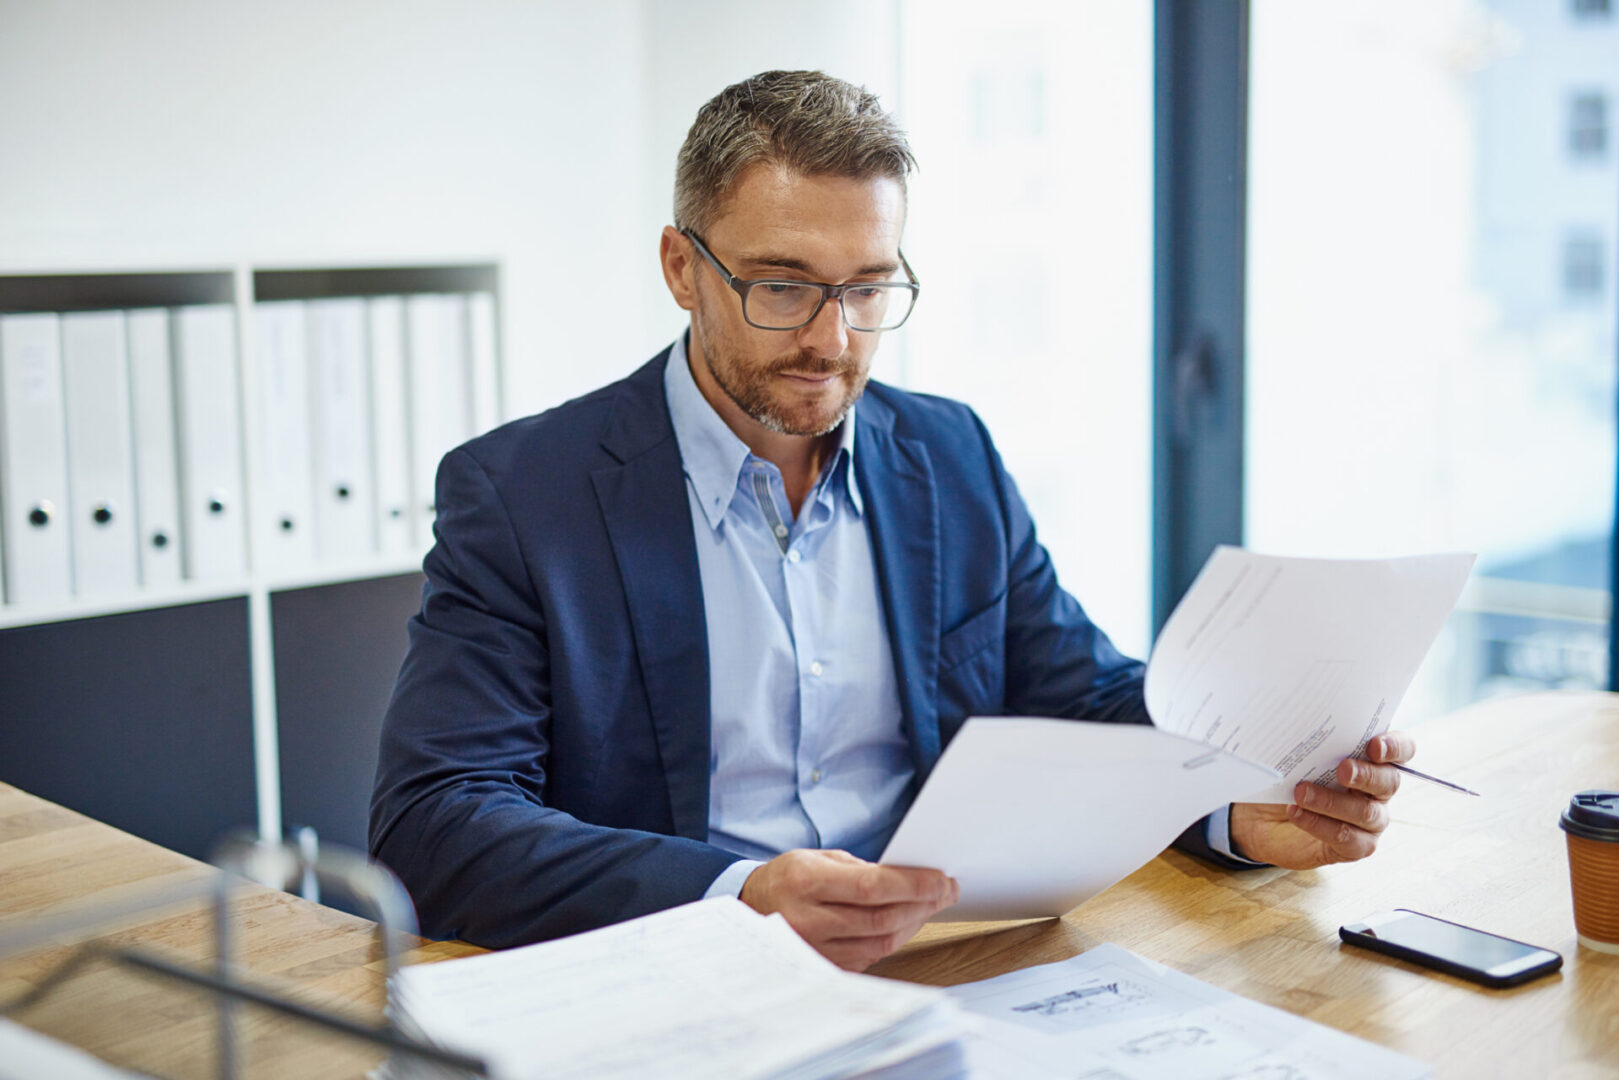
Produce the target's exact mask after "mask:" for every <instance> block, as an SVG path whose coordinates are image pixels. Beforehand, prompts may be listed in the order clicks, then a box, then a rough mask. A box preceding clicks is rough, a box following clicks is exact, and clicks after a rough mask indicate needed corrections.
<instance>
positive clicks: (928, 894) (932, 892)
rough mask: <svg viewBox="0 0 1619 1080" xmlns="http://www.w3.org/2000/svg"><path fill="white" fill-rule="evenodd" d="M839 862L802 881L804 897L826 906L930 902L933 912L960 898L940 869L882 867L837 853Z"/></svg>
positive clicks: (948, 877) (956, 888)
mask: <svg viewBox="0 0 1619 1080" xmlns="http://www.w3.org/2000/svg"><path fill="white" fill-rule="evenodd" d="M837 854H840V855H843V856H844V858H845V859H847V860H848V861H847V862H844V861H842V860H839V861H837V862H835V863H834V862H832V861H831V860H828V864H827V865H825V866H823V867H820V868H818V871H817V872H816V873H815V875H814V877H813V880H807V881H806V882H805V888H804V895H806V896H809V897H812V898H814V899H816V900H820V901H822V902H824V903H829V904H858V905H861V906H876V905H885V904H908V903H931V904H933V905H935V910H937V909H938V908H942V907H946V906H948V905H950V904H953V903H955V902H956V900H957V899H958V898H959V897H960V895H961V890H960V887H959V886H958V885H957V884H956V882H955V879H953V878H951V877H950V876H949V875H947V874H945V873H943V872H942V871H939V870H930V869H926V868H923V867H919V866H883V865H880V864H878V863H868V862H864V861H862V860H860V859H856V858H855V857H854V856H853V855H849V854H847V853H846V852H838V853H837Z"/></svg>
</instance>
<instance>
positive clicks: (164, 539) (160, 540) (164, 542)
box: [152, 533, 169, 548]
mask: <svg viewBox="0 0 1619 1080" xmlns="http://www.w3.org/2000/svg"><path fill="white" fill-rule="evenodd" d="M152 546H153V547H155V548H166V547H168V546H169V534H168V533H153V534H152Z"/></svg>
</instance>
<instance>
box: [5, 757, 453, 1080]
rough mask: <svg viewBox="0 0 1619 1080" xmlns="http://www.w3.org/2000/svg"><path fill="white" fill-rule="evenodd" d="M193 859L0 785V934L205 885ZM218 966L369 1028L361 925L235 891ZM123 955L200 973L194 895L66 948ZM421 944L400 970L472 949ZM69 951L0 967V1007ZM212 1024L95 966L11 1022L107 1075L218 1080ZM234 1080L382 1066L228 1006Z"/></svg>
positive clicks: (369, 933) (374, 1008)
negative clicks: (86, 945)
mask: <svg viewBox="0 0 1619 1080" xmlns="http://www.w3.org/2000/svg"><path fill="white" fill-rule="evenodd" d="M216 873H217V871H215V870H214V868H213V867H211V866H208V865H207V864H206V863H201V862H198V861H196V860H195V859H191V858H187V857H186V856H184V855H180V854H178V853H176V852H173V851H170V850H168V849H167V848H163V847H160V846H158V845H156V844H152V843H148V842H147V841H145V840H141V839H139V838H137V837H134V836H131V835H129V834H128V833H125V832H121V831H120V830H118V829H115V828H113V827H112V826H110V825H105V824H102V823H101V822H99V821H95V820H93V819H91V818H87V817H85V816H84V815H82V814H78V813H75V812H74V811H72V810H68V809H65V808H64V807H61V806H57V805H56V804H54V803H50V802H47V801H45V800H44V799H40V798H36V797H35V796H33V795H30V794H28V793H27V792H23V791H19V790H18V789H17V788H14V787H11V786H9V785H7V784H4V783H0V935H3V934H5V933H7V932H8V931H14V930H17V929H19V928H22V927H24V926H26V925H28V924H29V923H30V921H32V920H39V919H52V920H63V921H72V919H73V918H74V917H75V916H79V915H85V914H87V913H93V912H96V911H99V910H103V909H106V908H115V907H120V906H124V905H128V904H132V903H139V902H140V901H142V900H143V898H148V897H155V896H159V895H162V894H165V893H169V892H184V891H185V890H187V889H188V888H190V887H194V886H198V885H204V886H205V885H206V883H208V882H210V881H212V880H213V877H214V875H215V874H216ZM230 911H231V925H232V928H233V932H234V937H235V942H234V946H233V950H232V951H233V956H234V959H235V960H236V962H237V965H238V968H239V972H240V974H241V976H242V978H243V979H245V980H247V981H251V982H253V983H255V984H256V985H262V986H267V987H269V988H271V989H272V990H275V991H277V992H279V993H284V994H287V995H288V996H291V997H293V998H295V999H296V1000H298V1001H300V1002H303V1003H305V1004H308V1005H312V1006H315V1007H317V1008H321V1009H326V1010H338V1011H341V1012H343V1013H344V1014H345V1015H348V1016H351V1017H353V1018H355V1019H357V1020H360V1021H362V1022H369V1023H375V1022H377V1021H378V1020H379V1019H380V1018H381V1010H382V1005H383V1000H384V996H385V995H384V991H383V985H382V980H383V972H384V968H385V964H384V960H383V955H382V946H381V943H380V942H379V940H378V939H377V935H376V927H375V925H374V924H373V923H371V922H369V921H367V920H365V919H361V918H357V917H355V916H353V915H349V914H346V913H344V912H341V911H337V910H335V909H333V908H329V907H324V906H322V905H320V904H315V903H310V902H309V901H307V900H303V899H300V898H299V897H296V896H293V895H291V894H289V893H284V892H279V891H277V890H275V889H268V888H264V887H262V886H258V885H252V884H242V885H239V886H238V887H237V888H236V889H234V890H233V892H232V894H231V904H230ZM85 940H93V941H95V942H96V943H99V944H104V945H109V946H113V947H120V946H139V947H141V948H142V949H144V950H147V951H149V952H151V953H153V954H154V955H157V956H160V957H163V958H167V959H171V960H174V961H176V962H180V963H184V964H187V965H188V966H190V967H191V968H193V969H199V970H204V971H206V970H208V969H209V965H211V964H212V962H213V960H214V957H215V950H214V937H213V916H212V908H211V906H210V903H209V901H208V900H207V899H206V898H196V899H191V900H186V901H181V902H178V903H173V904H169V905H165V906H161V907H158V908H156V909H153V910H149V911H146V912H144V913H141V914H139V915H136V916H134V917H129V918H123V919H119V920H117V921H116V922H115V923H114V924H112V925H111V926H110V927H101V928H98V929H97V930H95V931H94V932H92V933H90V934H87V935H84V936H82V937H78V938H75V939H74V944H77V943H78V942H81V941H85ZM482 951H483V950H481V949H478V948H476V947H474V946H471V945H465V944H462V943H459V942H421V944H420V947H418V948H417V949H415V950H414V951H412V952H410V953H408V954H406V956H405V958H404V959H405V961H406V962H417V961H424V960H442V959H447V958H449V957H452V956H464V955H468V954H471V953H478V952H482ZM72 952H73V945H65V946H61V947H55V948H45V949H39V950H35V951H32V952H28V953H25V954H20V955H18V956H14V957H11V958H9V959H8V958H5V957H0V1001H5V1002H10V1001H12V1000H15V999H17V998H19V997H20V996H21V995H22V994H24V993H26V992H28V991H29V990H31V989H32V988H34V987H35V986H37V985H38V984H39V983H40V982H41V981H42V980H43V979H45V978H46V977H47V976H48V975H49V974H50V973H51V972H52V971H54V970H56V969H57V968H58V967H59V965H61V964H62V962H63V961H64V960H67V959H68V958H69V956H70V954H71V953H72ZM215 1016H216V1014H215V1012H214V1011H213V1010H212V1009H211V1008H210V1007H209V999H208V998H207V997H206V996H205V994H204V993H203V992H202V991H200V990H196V989H192V988H189V987H186V986H184V985H182V984H178V983H175V982H172V981H170V980H165V979H163V978H161V977H157V976H154V975H150V974H144V973H141V972H138V971H135V970H132V969H130V968H127V967H123V966H117V965H114V964H113V963H111V962H110V961H106V960H96V961H93V962H91V963H90V964H89V965H88V966H87V967H86V969H85V970H83V971H82V972H80V973H79V974H77V975H75V976H73V977H72V978H70V979H68V980H67V981H66V982H64V983H63V984H62V985H61V986H58V987H56V988H54V989H52V990H51V991H50V993H48V994H47V995H45V996H44V997H43V998H42V999H41V1000H40V1001H39V1002H38V1003H37V1004H33V1005H30V1006H28V1007H27V1008H25V1009H23V1010H21V1011H20V1012H17V1013H15V1014H13V1016H12V1019H14V1020H16V1021H18V1022H20V1023H22V1024H24V1025H25V1026H27V1027H31V1028H34V1029H36V1030H38V1031H42V1032H44V1033H46V1034H48V1035H52V1036H54V1037H56V1038H58V1039H61V1040H63V1041H65V1042H68V1043H71V1044H73V1045H76V1046H79V1047H82V1048H84V1049H86V1050H89V1051H91V1052H92V1053H94V1054H96V1055H97V1056H99V1057H101V1058H103V1059H104V1060H106V1061H109V1062H111V1063H113V1064H115V1065H118V1066H121V1067H123V1068H126V1069H133V1070H138V1071H141V1072H147V1073H151V1074H153V1075H156V1076H162V1077H174V1078H182V1077H184V1078H191V1077H195V1078H197V1080H204V1078H208V1080H212V1078H213V1077H215V1076H217V1075H218V1071H217V1058H216V1054H215V1050H216V1043H215V1031H216V1025H215V1019H214V1018H215ZM236 1022H237V1026H238V1028H239V1037H238V1042H239V1057H240V1064H241V1071H240V1073H239V1075H240V1076H242V1077H246V1078H258V1077H266V1078H267V1077H308V1078H311V1080H317V1078H320V1080H324V1078H327V1077H330V1078H333V1080H337V1078H342V1080H348V1078H352V1077H360V1076H364V1075H365V1074H366V1072H368V1071H369V1070H370V1069H372V1068H373V1067H375V1066H376V1065H377V1064H378V1062H380V1061H381V1060H382V1058H383V1056H384V1054H383V1052H382V1051H381V1050H379V1049H376V1048H373V1047H372V1046H370V1045H368V1044H366V1043H364V1042H361V1041H359V1040H355V1039H351V1038H347V1037H344V1036H338V1035H334V1034H328V1033H326V1032H325V1031H323V1030H322V1029H320V1028H316V1027H314V1026H312V1025H310V1024H308V1023H306V1022H303V1021H298V1020H293V1019H291V1018H287V1017H284V1016H281V1015H279V1014H276V1013H272V1012H270V1011H268V1010H266V1009H263V1008H260V1007H257V1006H241V1007H238V1009H237V1010H236Z"/></svg>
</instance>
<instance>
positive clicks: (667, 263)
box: [658, 225, 697, 311]
mask: <svg viewBox="0 0 1619 1080" xmlns="http://www.w3.org/2000/svg"><path fill="white" fill-rule="evenodd" d="M658 260H659V262H661V263H662V264H663V283H664V284H665V285H667V286H669V295H670V296H673V297H674V298H675V303H677V304H679V305H680V306H681V308H683V309H684V310H686V311H694V310H696V308H697V281H696V277H697V252H696V250H695V249H693V247H692V246H691V241H690V240H688V239H687V238H686V237H684V236H682V235H681V234H680V231H679V230H678V229H676V228H675V227H674V226H673V225H665V226H664V227H663V235H662V236H660V237H659V238H658Z"/></svg>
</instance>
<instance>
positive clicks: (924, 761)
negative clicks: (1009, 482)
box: [854, 393, 941, 779]
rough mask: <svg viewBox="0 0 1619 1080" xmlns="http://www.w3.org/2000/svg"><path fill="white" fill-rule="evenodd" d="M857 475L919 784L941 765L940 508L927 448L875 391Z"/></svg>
mask: <svg viewBox="0 0 1619 1080" xmlns="http://www.w3.org/2000/svg"><path fill="white" fill-rule="evenodd" d="M855 422H856V424H857V425H858V426H857V428H856V433H855V454H854V456H855V476H856V477H857V478H858V480H859V482H860V492H861V495H862V497H863V499H864V501H865V508H866V515H867V520H868V521H869V523H870V526H871V542H872V550H873V552H874V555H875V557H876V563H877V580H878V582H879V588H880V590H881V592H882V599H883V610H884V613H885V617H886V620H887V624H888V639H889V645H890V648H891V649H892V650H893V654H894V666H895V669H896V670H895V677H896V679H897V681H898V682H899V700H900V710H901V712H902V714H903V717H904V722H905V734H906V736H907V738H909V740H910V743H911V757H912V761H913V763H914V764H915V766H916V774H917V777H918V778H919V779H920V778H921V777H924V776H926V775H927V774H928V772H929V771H930V770H931V769H932V768H933V765H934V763H935V762H936V761H938V760H939V708H938V704H939V703H938V694H937V688H938V685H939V632H940V627H939V606H940V598H939V590H940V580H941V579H940V575H939V558H940V556H939V505H938V492H937V490H936V488H935V485H934V482H933V466H932V464H931V462H930V460H929V458H928V451H927V447H926V446H925V445H923V444H922V443H921V442H920V441H918V440H915V439H907V438H903V437H900V436H896V435H895V434H894V431H893V422H894V416H893V412H892V411H891V410H890V409H889V408H888V407H887V405H886V404H884V403H883V402H881V401H880V400H878V399H876V398H874V397H873V396H872V395H871V394H870V393H868V394H866V396H865V397H863V398H862V399H861V400H860V405H859V407H858V408H857V409H856V410H855Z"/></svg>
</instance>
